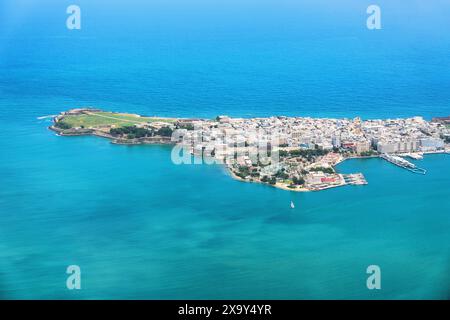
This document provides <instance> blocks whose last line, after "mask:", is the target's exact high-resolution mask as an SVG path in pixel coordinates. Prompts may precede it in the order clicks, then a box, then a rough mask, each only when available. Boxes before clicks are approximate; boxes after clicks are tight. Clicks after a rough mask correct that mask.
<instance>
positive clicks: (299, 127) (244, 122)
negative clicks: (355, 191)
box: [50, 108, 450, 191]
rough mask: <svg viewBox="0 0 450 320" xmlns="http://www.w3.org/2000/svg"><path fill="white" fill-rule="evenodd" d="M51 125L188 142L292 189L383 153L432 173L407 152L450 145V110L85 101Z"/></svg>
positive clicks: (245, 173)
mask: <svg viewBox="0 0 450 320" xmlns="http://www.w3.org/2000/svg"><path fill="white" fill-rule="evenodd" d="M50 129H51V130H53V131H55V132H57V133H58V135H61V136H81V135H94V136H99V137H103V138H108V139H110V140H111V141H112V143H115V144H125V145H139V144H170V145H178V146H182V147H183V150H185V152H186V153H189V157H197V158H198V157H200V158H202V159H203V158H208V159H210V160H211V159H213V160H214V161H215V163H221V164H223V165H225V166H226V167H227V168H228V169H229V172H230V174H231V176H232V177H233V178H235V179H238V180H241V181H246V182H257V183H265V184H268V185H272V186H274V187H278V188H281V189H285V190H291V191H318V190H324V189H329V188H334V187H339V186H344V185H363V184H367V181H366V180H365V178H364V176H363V174H362V173H355V174H341V173H339V172H337V171H336V169H335V166H336V165H337V164H339V163H340V162H342V161H344V160H346V159H351V158H371V157H380V158H383V159H385V160H387V161H389V162H391V163H393V164H395V165H397V166H399V167H402V168H405V169H407V170H409V171H411V172H414V173H422V174H425V173H426V170H425V169H422V168H419V167H418V166H417V165H415V164H414V163H412V162H410V161H408V160H407V159H414V160H418V159H421V158H422V157H423V155H424V154H427V153H449V152H450V117H441V118H433V119H432V120H431V121H427V120H425V119H423V118H422V117H412V118H402V119H385V120H362V119H360V118H354V119H331V118H311V117H284V116H274V117H268V118H232V117H228V116H218V117H216V118H215V119H186V118H163V117H146V116H140V115H136V114H127V113H116V112H106V111H102V110H100V109H95V108H79V109H72V110H69V111H65V112H62V113H61V114H59V115H57V116H54V117H53V124H52V125H51V126H50ZM274 137H276V140H275V139H274ZM262 145H264V148H263V149H264V151H265V152H264V153H261V152H260V149H261V146H262ZM274 155H276V157H275V156H274Z"/></svg>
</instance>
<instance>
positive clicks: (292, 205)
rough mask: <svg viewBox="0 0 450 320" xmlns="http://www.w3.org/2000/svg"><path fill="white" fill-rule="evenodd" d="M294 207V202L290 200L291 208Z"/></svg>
mask: <svg viewBox="0 0 450 320" xmlns="http://www.w3.org/2000/svg"><path fill="white" fill-rule="evenodd" d="M294 208H295V205H294V202H292V201H291V209H294Z"/></svg>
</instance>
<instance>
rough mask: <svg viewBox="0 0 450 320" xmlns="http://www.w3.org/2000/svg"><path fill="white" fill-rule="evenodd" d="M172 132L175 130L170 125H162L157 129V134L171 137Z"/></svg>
mask: <svg viewBox="0 0 450 320" xmlns="http://www.w3.org/2000/svg"><path fill="white" fill-rule="evenodd" d="M172 132H173V130H172V129H170V128H169V127H162V128H161V129H159V130H158V131H156V134H157V135H158V136H163V137H170V136H171V135H172Z"/></svg>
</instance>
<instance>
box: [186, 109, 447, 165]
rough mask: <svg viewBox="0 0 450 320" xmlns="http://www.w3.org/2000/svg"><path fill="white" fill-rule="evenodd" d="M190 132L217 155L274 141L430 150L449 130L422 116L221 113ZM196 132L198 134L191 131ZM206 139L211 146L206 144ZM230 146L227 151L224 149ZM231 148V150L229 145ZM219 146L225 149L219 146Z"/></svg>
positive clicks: (365, 149) (198, 145)
mask: <svg viewBox="0 0 450 320" xmlns="http://www.w3.org/2000/svg"><path fill="white" fill-rule="evenodd" d="M192 126H193V127H195V129H196V130H194V131H192V132H191V133H190V132H189V131H188V130H184V132H183V134H182V135H183V136H184V135H189V134H191V136H190V138H191V141H195V143H194V144H193V148H194V149H195V150H196V151H200V150H202V148H204V147H205V146H206V145H209V148H210V149H211V148H214V149H217V150H218V151H220V152H218V153H216V156H217V157H222V156H225V155H226V154H228V153H235V152H236V151H239V148H240V147H242V146H244V147H246V148H247V149H248V148H251V147H252V146H256V145H258V144H260V145H263V144H266V145H274V144H275V143H274V142H275V141H276V143H277V146H278V147H279V148H280V149H286V150H289V149H304V150H308V149H321V150H329V151H331V150H334V151H335V152H339V151H348V152H352V153H355V154H365V153H370V152H378V153H406V152H432V151H439V150H443V149H444V148H445V141H444V137H445V136H446V135H448V134H449V130H448V129H447V128H446V126H445V125H444V124H442V123H439V122H429V121H425V120H424V119H423V118H422V117H414V118H407V119H393V120H366V121H362V120H361V119H360V118H355V119H316V118H292V117H271V118H253V119H241V118H230V117H227V116H220V117H217V119H216V121H211V120H196V121H194V122H193V123H192ZM199 132H201V138H200V139H199V138H198V137H197V139H195V137H194V135H198V133H199ZM211 143H212V145H213V146H212V147H211ZM229 148H231V149H232V150H227V149H229ZM233 148H234V149H233ZM224 150H225V151H224Z"/></svg>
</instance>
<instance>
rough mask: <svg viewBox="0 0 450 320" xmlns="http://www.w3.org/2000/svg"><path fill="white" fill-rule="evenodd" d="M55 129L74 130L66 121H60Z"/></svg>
mask: <svg viewBox="0 0 450 320" xmlns="http://www.w3.org/2000/svg"><path fill="white" fill-rule="evenodd" d="M55 127H56V128H59V129H63V130H67V129H70V128H72V126H71V125H70V124H68V123H66V122H64V121H58V122H56V123H55Z"/></svg>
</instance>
